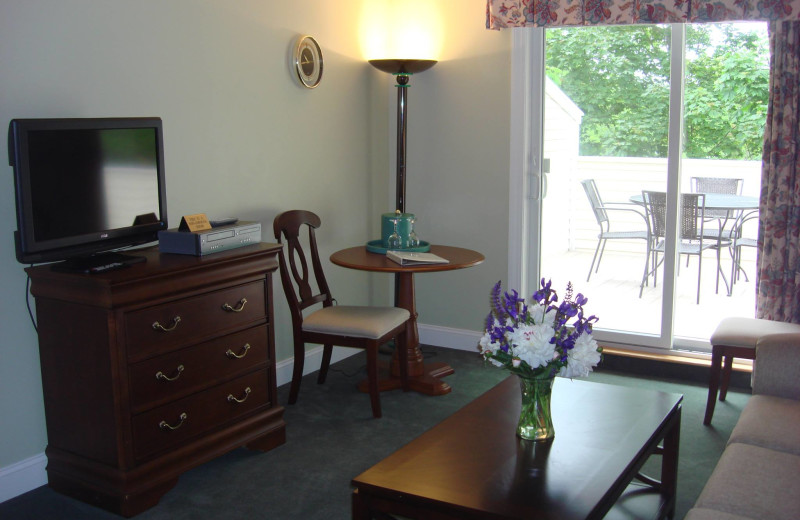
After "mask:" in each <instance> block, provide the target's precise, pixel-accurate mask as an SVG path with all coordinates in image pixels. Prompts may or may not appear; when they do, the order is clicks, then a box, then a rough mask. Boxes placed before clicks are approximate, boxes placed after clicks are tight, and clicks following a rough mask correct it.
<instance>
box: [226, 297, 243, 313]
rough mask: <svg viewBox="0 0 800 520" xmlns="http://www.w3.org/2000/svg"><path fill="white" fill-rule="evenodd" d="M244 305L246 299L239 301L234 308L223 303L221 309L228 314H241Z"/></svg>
mask: <svg viewBox="0 0 800 520" xmlns="http://www.w3.org/2000/svg"><path fill="white" fill-rule="evenodd" d="M245 303H247V298H242V299H241V300H239V303H237V304H236V307H231V306H230V305H229V304H227V303H223V304H222V308H223V309H224V310H226V311H228V312H242V309H244V304H245Z"/></svg>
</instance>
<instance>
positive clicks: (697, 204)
mask: <svg viewBox="0 0 800 520" xmlns="http://www.w3.org/2000/svg"><path fill="white" fill-rule="evenodd" d="M642 200H643V202H644V206H645V209H646V211H647V224H648V232H649V233H650V239H649V240H648V241H647V243H648V248H647V260H646V262H645V268H644V275H643V276H642V283H641V285H640V286H639V298H641V297H642V292H643V291H644V286H645V285H646V284H647V283H648V280H649V279H650V275H653V287H655V286H656V282H657V274H658V268H659V267H660V266H661V264H662V263H663V262H664V258H661V259H660V260H659V258H658V255H659V253H664V252H665V250H666V231H667V225H666V222H667V219H666V214H667V194H666V193H665V192H663V191H646V190H645V191H642ZM704 210H705V195H703V194H702V193H683V194H682V195H681V208H680V224H679V225H680V229H681V238H680V242H679V244H678V251H679V253H680V254H681V255H696V256H697V259H698V261H697V303H700V278H701V276H702V273H703V252H704V251H705V250H707V249H712V248H713V247H714V246H715V245H716V244H717V241H716V240H709V239H707V238H706V237H705V236H704V233H703V221H704V219H703V214H704ZM651 266H652V267H651ZM717 269H718V270H719V249H718V250H717Z"/></svg>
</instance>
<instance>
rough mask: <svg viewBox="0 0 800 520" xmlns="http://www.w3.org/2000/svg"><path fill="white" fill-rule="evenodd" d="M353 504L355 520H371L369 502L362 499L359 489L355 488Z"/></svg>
mask: <svg viewBox="0 0 800 520" xmlns="http://www.w3.org/2000/svg"><path fill="white" fill-rule="evenodd" d="M352 504H353V505H352V508H353V520H370V519H371V518H372V515H371V514H370V512H369V508H368V507H367V504H365V503H364V501H363V500H362V499H361V495H359V494H358V489H354V490H353V495H352Z"/></svg>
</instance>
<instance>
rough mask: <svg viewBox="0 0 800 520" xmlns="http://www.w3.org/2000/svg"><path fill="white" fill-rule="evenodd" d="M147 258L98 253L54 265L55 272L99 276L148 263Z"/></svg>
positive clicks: (114, 253)
mask: <svg viewBox="0 0 800 520" xmlns="http://www.w3.org/2000/svg"><path fill="white" fill-rule="evenodd" d="M146 261H147V258H145V257H143V256H136V255H126V254H122V253H116V252H111V253H98V254H96V255H91V256H76V257H75V258H70V259H69V260H64V261H63V262H58V263H56V264H53V270H54V271H60V272H65V273H86V274H97V273H103V272H105V271H112V270H115V269H124V268H126V267H130V266H131V265H133V264H138V263H141V262H146Z"/></svg>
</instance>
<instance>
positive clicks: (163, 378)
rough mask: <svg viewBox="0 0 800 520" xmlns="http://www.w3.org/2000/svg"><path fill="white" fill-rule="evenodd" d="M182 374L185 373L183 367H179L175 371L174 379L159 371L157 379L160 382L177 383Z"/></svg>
mask: <svg viewBox="0 0 800 520" xmlns="http://www.w3.org/2000/svg"><path fill="white" fill-rule="evenodd" d="M181 372H183V365H178V367H177V368H176V369H175V375H174V376H172V377H169V376H168V375H166V374H164V372H162V371H161V370H159V371H158V372H156V379H158V380H159V381H175V380H176V379H178V378H179V377H181Z"/></svg>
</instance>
